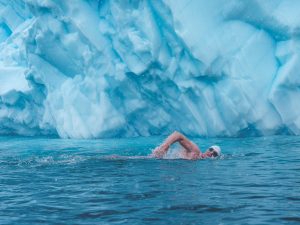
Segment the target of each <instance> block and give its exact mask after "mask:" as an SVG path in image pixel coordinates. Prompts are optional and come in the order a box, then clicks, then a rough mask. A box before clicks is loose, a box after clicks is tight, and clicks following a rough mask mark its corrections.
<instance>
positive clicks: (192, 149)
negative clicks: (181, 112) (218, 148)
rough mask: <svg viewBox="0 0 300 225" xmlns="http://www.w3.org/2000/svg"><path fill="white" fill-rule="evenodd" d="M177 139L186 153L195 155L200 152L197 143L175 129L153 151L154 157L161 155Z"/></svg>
mask: <svg viewBox="0 0 300 225" xmlns="http://www.w3.org/2000/svg"><path fill="white" fill-rule="evenodd" d="M177 141H178V142H179V143H180V144H181V145H182V146H183V147H184V150H185V151H186V152H187V153H195V154H196V155H198V154H200V149H199V148H198V146H197V145H195V144H194V143H193V142H191V141H190V140H189V139H187V138H186V137H185V136H184V135H182V134H181V133H179V132H177V131H175V132H173V133H172V134H171V135H170V136H169V137H168V138H167V139H166V140H165V141H164V143H163V144H162V145H160V146H159V147H157V148H156V149H155V150H154V151H153V155H154V157H158V158H161V157H163V156H164V155H165V154H166V153H167V152H168V150H169V147H170V146H171V145H172V144H173V143H175V142H177Z"/></svg>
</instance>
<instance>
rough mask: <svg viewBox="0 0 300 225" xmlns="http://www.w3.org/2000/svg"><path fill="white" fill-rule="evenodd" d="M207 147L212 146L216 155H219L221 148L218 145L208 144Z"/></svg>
mask: <svg viewBox="0 0 300 225" xmlns="http://www.w3.org/2000/svg"><path fill="white" fill-rule="evenodd" d="M209 148H212V149H213V150H214V151H215V152H216V153H217V154H218V156H220V155H221V148H220V147H219V146H218V145H213V146H210V147H209Z"/></svg>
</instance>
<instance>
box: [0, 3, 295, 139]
mask: <svg viewBox="0 0 300 225" xmlns="http://www.w3.org/2000/svg"><path fill="white" fill-rule="evenodd" d="M299 11H300V1H298V0H272V1H259V0H245V1H239V0H211V1H206V0H197V1H196V0H194V1H193V0H181V1H173V0H144V1H132V0H72V1H59V0H12V1H11V0H0V134H1V135H30V136H35V135H54V136H59V137H61V138H105V137H134V136H150V135H165V134H168V133H170V132H172V131H174V130H180V131H181V132H184V133H185V134H187V135H190V136H205V137H206V136H207V137H208V136H209V137H213V136H246V135H247V136H248V135H273V134H291V135H299V134H300V113H299V112H298V111H297V107H298V106H299V103H300V100H299V99H300V74H299V71H300V17H299V15H298V14H299Z"/></svg>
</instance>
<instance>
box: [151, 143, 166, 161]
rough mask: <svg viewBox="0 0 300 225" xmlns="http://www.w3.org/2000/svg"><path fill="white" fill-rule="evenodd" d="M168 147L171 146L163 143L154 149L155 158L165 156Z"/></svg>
mask: <svg viewBox="0 0 300 225" xmlns="http://www.w3.org/2000/svg"><path fill="white" fill-rule="evenodd" d="M168 148H169V147H168V146H166V145H164V144H162V145H160V146H158V147H156V148H155V149H154V150H153V152H152V156H153V157H155V158H163V157H164V155H165V154H166V152H167V150H168Z"/></svg>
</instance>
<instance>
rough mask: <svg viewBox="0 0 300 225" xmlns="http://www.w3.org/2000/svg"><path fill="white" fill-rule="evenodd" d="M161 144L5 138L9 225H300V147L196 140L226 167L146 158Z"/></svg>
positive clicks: (3, 178)
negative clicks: (213, 148) (216, 152)
mask: <svg viewBox="0 0 300 225" xmlns="http://www.w3.org/2000/svg"><path fill="white" fill-rule="evenodd" d="M162 140H163V137H151V138H132V139H106V140H62V139H45V138H18V137H0V224H42V223H46V224H299V223H300V137H291V136H273V137H259V138H222V139H193V140H194V141H195V142H196V143H197V144H198V145H199V146H200V147H201V149H205V148H207V147H208V146H209V145H211V144H218V145H220V146H221V147H222V150H223V155H222V157H220V158H218V159H206V160H198V161H187V160H180V159H174V158H172V155H171V156H169V157H168V159H164V160H158V159H151V158H147V157H146V156H147V155H148V154H149V153H150V152H151V149H152V148H154V147H155V146H156V145H158V144H159V143H160V142H161V141H162ZM173 150H174V149H173ZM174 151H176V149H175V150H174Z"/></svg>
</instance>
